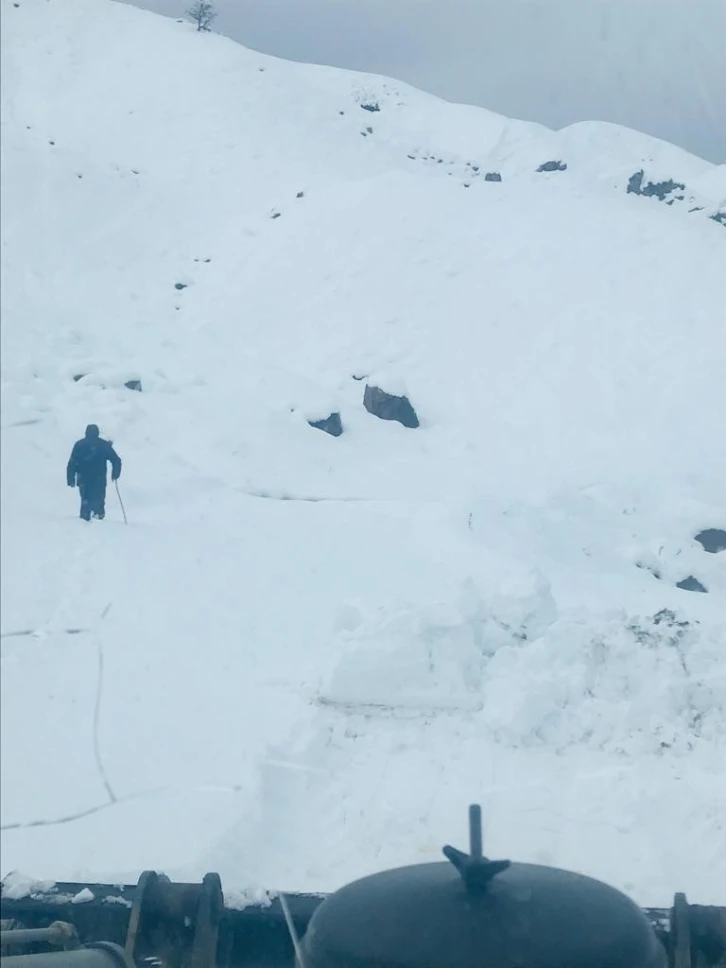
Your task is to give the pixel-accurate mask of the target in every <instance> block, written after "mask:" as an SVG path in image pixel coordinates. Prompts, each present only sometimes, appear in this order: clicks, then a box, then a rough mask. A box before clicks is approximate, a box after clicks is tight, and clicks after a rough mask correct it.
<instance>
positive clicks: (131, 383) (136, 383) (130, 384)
mask: <svg viewBox="0 0 726 968" xmlns="http://www.w3.org/2000/svg"><path fill="white" fill-rule="evenodd" d="M124 386H125V387H126V389H127V390H136V392H137V393H141V380H127V381H126V382H125V383H124Z"/></svg>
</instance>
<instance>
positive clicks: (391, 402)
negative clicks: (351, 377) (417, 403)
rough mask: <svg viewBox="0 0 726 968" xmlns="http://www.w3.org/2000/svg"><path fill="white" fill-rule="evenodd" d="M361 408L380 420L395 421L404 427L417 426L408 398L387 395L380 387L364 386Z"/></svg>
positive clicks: (417, 422)
mask: <svg viewBox="0 0 726 968" xmlns="http://www.w3.org/2000/svg"><path fill="white" fill-rule="evenodd" d="M363 406H364V407H365V408H366V410H367V411H368V413H372V414H373V416H374V417H379V418H380V419H381V420H397V421H398V423H400V424H403V426H404V427H410V428H415V427H418V426H419V420H418V415H417V414H416V411H415V410H414V409H413V407H412V405H411V401H410V400H409V399H408V397H403V396H400V397H399V396H396V395H395V394H393V393H387V392H386V391H385V390H382V389H381V388H380V387H374V386H370V385H368V386H366V388H365V392H364V394H363Z"/></svg>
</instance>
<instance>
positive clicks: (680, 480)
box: [0, 0, 726, 904]
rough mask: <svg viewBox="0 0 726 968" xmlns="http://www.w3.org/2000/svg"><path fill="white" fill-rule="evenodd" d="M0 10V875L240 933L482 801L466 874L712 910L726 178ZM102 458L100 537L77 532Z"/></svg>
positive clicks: (86, 20) (243, 57)
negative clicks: (395, 404) (508, 862)
mask: <svg viewBox="0 0 726 968" xmlns="http://www.w3.org/2000/svg"><path fill="white" fill-rule="evenodd" d="M2 14H3V32H2V33H3V45H4V51H3V54H4V56H3V69H4V72H5V76H4V78H3V82H4V83H3V99H4V100H3V118H4V131H3V138H2V149H3V178H4V185H3V201H4V206H3V209H4V210H3V291H2V299H3V319H4V325H3V334H2V339H3V345H2V350H3V352H2V364H3V372H2V449H3V462H2V471H3V487H2V501H3V506H2V513H3V528H2V544H3V547H2V552H3V560H2V590H3V613H2V634H3V639H2V704H1V707H0V708H1V713H2V773H3V776H2V823H3V835H2V858H3V860H2V863H3V873H5V872H7V871H11V870H22V871H29V872H31V873H32V875H33V877H34V878H53V879H54V880H59V881H60V880H73V879H87V880H106V881H108V882H110V883H118V882H120V881H124V880H129V879H135V878H136V877H137V876H138V874H139V873H140V872H141V871H142V870H144V869H149V868H154V869H158V870H164V871H165V872H166V873H168V874H169V875H170V876H172V877H178V878H191V879H196V878H199V877H200V876H201V875H202V874H204V873H205V872H206V871H208V870H218V871H219V872H220V874H221V875H222V878H223V882H224V884H225V889H226V890H227V892H228V896H229V897H230V898H236V901H235V903H238V904H244V903H247V900H248V899H249V898H251V897H264V896H265V890H266V889H269V890H274V889H278V888H281V889H285V890H330V889H334V888H335V887H337V886H339V885H340V884H341V883H342V882H344V881H347V880H350V879H352V878H354V877H356V876H359V875H361V874H364V873H367V872H371V871H374V870H376V869H380V868H382V867H385V866H390V865H394V864H402V863H408V862H417V861H420V860H429V859H433V858H436V857H438V856H439V851H440V847H441V845H442V844H443V843H446V842H454V843H458V844H461V845H462V846H463V845H464V843H465V832H464V817H465V808H466V805H467V804H468V803H469V802H471V801H475V800H476V801H479V802H481V803H482V805H483V807H484V813H485V817H486V827H485V835H486V845H487V851H488V852H489V853H490V854H493V855H505V856H510V857H513V858H515V859H519V860H529V861H535V862H543V863H550V864H555V865H560V866H564V867H569V868H573V869H576V870H579V871H582V872H584V873H588V874H591V875H592V876H595V877H601V878H603V879H604V880H606V881H609V882H610V883H612V884H613V885H615V886H617V887H620V888H622V889H624V890H626V891H627V892H629V893H630V894H631V895H632V896H633V897H634V898H635V899H636V900H638V901H640V902H642V903H648V904H666V903H668V902H669V900H670V897H671V895H672V894H673V892H674V891H676V890H679V891H686V892H687V893H688V894H689V897H690V898H691V899H692V900H693V901H694V902H699V903H713V902H721V903H723V901H724V896H723V882H722V871H723V869H725V868H726V806H725V803H726V798H725V797H724V781H723V777H724V764H725V762H726V745H725V743H726V735H725V725H724V724H725V723H726V676H725V674H724V660H723V657H724V646H725V645H726V629H725V624H726V608H725V603H726V555H724V554H715V555H709V554H706V553H705V552H704V551H703V549H702V548H701V547H700V545H699V544H698V543H697V542H696V541H695V540H694V535H695V534H697V533H698V532H699V531H701V530H703V529H705V528H709V527H725V526H726V505H725V503H724V486H723V482H724V480H725V479H726V434H725V432H724V420H723V415H724V413H726V381H724V380H723V374H724V372H726V310H725V308H724V299H723V266H724V264H725V263H726V231H725V230H724V227H723V226H722V225H720V224H718V222H717V221H715V220H713V219H712V218H709V217H708V215H709V213H711V214H713V212H714V211H716V209H717V207H718V205H719V203H720V202H722V201H723V171H722V170H719V169H717V168H715V167H713V166H709V165H708V164H707V163H706V162H703V161H701V160H700V159H696V158H693V157H692V156H689V155H687V154H686V153H684V152H682V151H680V150H679V149H676V148H673V147H672V146H670V145H666V144H663V143H662V142H658V141H656V140H654V139H652V138H646V137H644V136H641V135H639V134H637V133H636V132H632V131H626V130H625V129H619V128H616V127H615V126H613V125H602V124H595V123H592V124H583V125H575V126H573V127H571V128H569V129H566V130H565V131H563V132H560V133H557V134H555V133H553V132H549V131H547V130H546V129H544V128H541V127H539V126H536V125H530V124H522V123H519V122H514V121H509V120H508V119H506V118H503V117H500V116H497V115H493V114H490V113H488V112H485V111H480V110H477V109H474V108H467V107H462V106H457V105H450V104H446V103H444V102H442V101H438V100H436V99H435V98H433V97H430V96H428V95H424V94H421V93H419V92H416V91H415V90H413V89H411V88H408V87H406V86H405V85H401V84H397V83H393V82H390V81H387V80H385V79H383V78H378V77H372V76H363V75H356V74H353V73H346V72H343V71H336V70H332V69H323V68H311V67H305V66H301V65H296V64H289V63H285V62H283V61H277V60H274V59H273V58H269V57H264V56H261V55H259V54H256V53H254V52H252V51H248V50H245V49H243V48H241V47H239V46H237V45H235V44H233V43H232V42H230V41H227V40H224V39H222V38H220V37H215V36H203V35H201V36H200V35H199V34H197V33H195V32H194V30H193V29H192V28H190V27H189V26H188V25H184V24H176V23H174V22H170V21H166V20H163V19H161V18H157V17H154V16H153V15H151V14H147V13H143V12H140V11H137V10H135V9H132V8H129V7H124V6H121V5H116V4H112V3H107V2H104V0H66V2H65V3H64V4H62V5H60V4H56V3H47V2H45V0H42V2H41V0H23V2H22V3H21V4H20V6H19V7H15V6H14V5H13V4H11V3H9V2H8V3H6V2H5V0H3V6H2ZM372 103H376V104H378V106H379V108H380V110H379V111H377V112H374V111H369V110H364V109H363V108H362V105H364V104H372ZM371 129H372V130H371ZM552 160H561V161H562V162H563V163H566V164H567V168H566V170H562V171H553V172H543V173H538V172H537V171H536V169H537V168H538V167H539V166H540V165H543V164H546V163H547V162H548V161H552ZM640 169H643V170H644V171H646V173H647V177H648V179H649V180H655V179H667V178H670V179H673V180H674V181H676V182H683V183H686V184H687V185H688V193H689V197H690V195H691V194H693V195H697V196H698V197H699V198H700V199H701V200H702V202H701V204H700V205H699V206H694V208H698V209H699V210H698V211H690V210H689V209H690V207H691V206H688V207H686V206H684V205H676V204H674V205H673V206H669V205H668V204H667V202H659V201H657V200H656V199H655V198H642V197H639V196H637V195H633V194H630V195H628V194H627V193H626V191H625V188H626V186H627V183H628V178H629V177H630V175H631V174H632V173H633V172H636V171H638V170H640ZM493 171H497V172H500V173H501V175H502V179H503V180H502V181H501V182H487V181H485V175H486V173H487V172H493ZM130 380H140V381H141V384H142V392H140V393H138V392H134V391H132V390H129V389H128V388H126V387H125V386H124V384H125V383H126V382H128V381H130ZM366 382H370V383H373V384H377V385H379V386H380V387H381V388H382V389H383V390H386V391H387V392H389V393H401V392H405V393H406V394H407V395H408V397H409V399H410V400H411V403H412V405H413V406H414V407H415V409H416V412H417V414H418V415H419V418H420V421H421V426H420V427H419V428H418V429H416V430H411V429H406V428H404V427H402V426H400V425H399V424H398V423H395V422H392V421H381V420H377V419H376V418H374V417H372V416H371V415H370V414H368V413H367V412H366V411H365V409H364V408H363V392H364V387H365V385H366ZM332 412H339V413H340V414H341V419H342V423H343V427H344V433H343V435H342V436H341V437H339V438H337V439H336V438H333V437H331V436H329V435H327V434H322V433H320V432H319V431H316V430H314V429H311V428H310V427H309V426H308V423H307V421H308V420H309V419H313V418H319V417H322V416H326V415H327V414H329V413H332ZM89 421H94V422H97V423H99V425H100V426H101V429H102V432H103V434H104V435H105V436H107V437H110V438H111V439H113V440H114V442H115V445H116V446H117V448H118V450H119V453H120V454H121V456H122V458H123V460H124V472H123V476H122V478H121V482H120V484H121V489H122V494H123V498H124V502H125V504H126V508H127V511H128V515H129V524H128V526H125V525H124V524H123V522H122V519H121V514H120V510H119V507H118V504H117V502H116V495H115V493H114V492H113V490H112V489H109V493H108V517H107V519H106V521H105V522H103V524H101V523H97V522H94V523H92V524H91V525H85V524H84V523H82V522H80V521H78V519H77V518H76V514H77V494H76V493H75V492H74V491H71V490H69V489H68V488H67V487H66V486H65V481H64V465H65V461H66V460H67V457H68V453H69V451H70V446H71V444H72V442H73V440H74V439H76V437H78V436H79V435H80V434H81V433H82V430H83V427H84V426H85V424H86V423H88V422H89ZM691 575H692V576H694V577H696V578H697V579H698V580H699V581H700V582H701V583H702V584H703V585H704V586H705V587H706V588H707V589H708V592H707V594H695V593H691V592H687V591H684V590H682V589H679V588H677V587H676V584H677V582H679V581H682V580H683V579H684V578H686V577H688V576H691ZM21 881H22V883H26V882H27V878H26V879H24V880H23V879H22V878H21ZM19 889H20V888H19Z"/></svg>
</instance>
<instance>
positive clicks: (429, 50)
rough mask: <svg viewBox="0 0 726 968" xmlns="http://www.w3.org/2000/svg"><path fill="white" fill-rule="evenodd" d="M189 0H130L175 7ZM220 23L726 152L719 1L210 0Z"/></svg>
mask: <svg viewBox="0 0 726 968" xmlns="http://www.w3.org/2000/svg"><path fill="white" fill-rule="evenodd" d="M189 3H190V0H138V5H139V6H143V7H146V8H147V9H149V10H155V11H157V12H159V13H163V14H167V15H169V16H181V15H182V14H183V12H184V10H185V9H186V7H188V6H189ZM215 6H216V9H217V10H218V14H219V15H218V18H217V20H216V22H215V24H214V27H215V29H216V30H218V31H219V32H220V33H224V34H227V35H228V36H229V37H232V38H233V39H234V40H238V41H240V43H243V44H245V45H246V46H248V47H252V48H254V49H256V50H260V51H264V52H265V53H268V54H274V55H277V56H279V57H285V58H289V59H292V60H300V61H310V62H313V63H319V64H332V65H334V66H336V67H348V68H351V69H353V70H363V71H370V72H373V73H377V74H384V75H387V76H389V77H395V78H399V79H400V80H404V81H407V82H408V83H410V84H413V85H414V86H416V87H420V88H422V89H424V90H427V91H431V92H432V93H434V94H438V95H440V96H441V97H444V98H447V99H448V100H453V101H464V102H468V103H471V104H479V105H482V106H483V107H486V108H489V109H490V110H493V111H498V112H501V113H502V114H506V115H510V116H512V117H517V118H524V119H527V120H531V121H540V122H541V123H543V124H546V125H548V126H550V127H556V128H557V127H562V126H564V125H566V124H570V123H572V122H574V121H583V120H590V119H598V120H602V121H614V122H616V123H618V124H625V125H628V126H629V127H632V128H636V129H638V130H641V131H646V132H647V133H649V134H653V135H656V136H658V137H660V138H664V139H665V140H667V141H672V142H674V143H675V144H679V145H682V146H683V147H685V148H687V149H688V150H689V151H692V152H694V154H698V155H701V156H702V157H704V158H708V159H709V160H710V161H715V162H719V163H726V52H725V51H726V0H216V2H215Z"/></svg>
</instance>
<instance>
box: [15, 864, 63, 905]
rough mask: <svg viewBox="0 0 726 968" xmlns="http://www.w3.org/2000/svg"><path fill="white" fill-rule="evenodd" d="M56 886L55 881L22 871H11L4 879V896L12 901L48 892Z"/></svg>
mask: <svg viewBox="0 0 726 968" xmlns="http://www.w3.org/2000/svg"><path fill="white" fill-rule="evenodd" d="M54 887H55V881H39V880H36V878H34V877H29V876H28V875H27V874H23V873H22V872H21V871H11V872H10V873H9V874H7V875H6V876H5V877H4V878H3V880H2V896H3V897H4V898H7V899H8V900H10V901H18V900H20V898H23V897H31V896H32V895H33V894H48V893H50V891H52V890H53V888H54Z"/></svg>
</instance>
